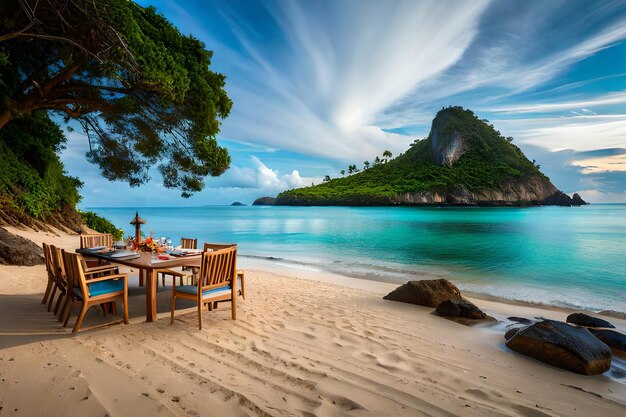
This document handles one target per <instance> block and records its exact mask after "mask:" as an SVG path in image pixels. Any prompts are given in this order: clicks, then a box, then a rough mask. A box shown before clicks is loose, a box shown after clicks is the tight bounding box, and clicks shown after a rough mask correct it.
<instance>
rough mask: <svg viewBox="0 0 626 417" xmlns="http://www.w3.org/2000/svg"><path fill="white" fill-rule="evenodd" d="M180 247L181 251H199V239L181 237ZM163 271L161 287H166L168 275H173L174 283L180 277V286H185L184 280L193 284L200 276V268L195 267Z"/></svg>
mask: <svg viewBox="0 0 626 417" xmlns="http://www.w3.org/2000/svg"><path fill="white" fill-rule="evenodd" d="M180 247H181V249H198V239H193V238H189V237H181V238H180ZM161 271H162V272H161V285H163V286H165V276H166V275H171V276H172V279H173V280H174V281H175V280H176V278H177V277H178V279H179V281H180V285H183V278H189V279H190V280H191V282H192V283H193V282H194V277H195V276H196V275H197V274H198V268H197V267H194V266H183V267H181V268H180V269H179V268H176V269H162V270H161ZM157 282H158V280H157Z"/></svg>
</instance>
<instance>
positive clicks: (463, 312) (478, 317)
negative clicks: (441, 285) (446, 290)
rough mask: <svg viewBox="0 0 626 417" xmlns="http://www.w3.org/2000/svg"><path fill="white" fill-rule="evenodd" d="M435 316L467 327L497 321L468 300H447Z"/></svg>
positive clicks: (439, 306)
mask: <svg viewBox="0 0 626 417" xmlns="http://www.w3.org/2000/svg"><path fill="white" fill-rule="evenodd" d="M435 314H437V315H438V316H441V317H445V318H447V319H448V320H452V321H455V322H457V323H460V324H464V325H466V326H472V325H474V324H477V323H479V322H482V321H496V319H494V318H493V317H491V316H488V315H486V314H485V313H483V312H482V311H481V310H480V308H478V307H476V305H475V304H474V303H472V302H470V301H467V300H457V299H452V300H446V301H444V302H442V303H441V304H439V305H438V306H437V309H436V310H435Z"/></svg>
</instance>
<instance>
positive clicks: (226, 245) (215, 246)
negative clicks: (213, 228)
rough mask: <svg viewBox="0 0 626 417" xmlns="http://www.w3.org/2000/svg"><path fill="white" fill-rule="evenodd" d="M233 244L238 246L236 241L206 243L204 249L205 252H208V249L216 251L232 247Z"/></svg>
mask: <svg viewBox="0 0 626 417" xmlns="http://www.w3.org/2000/svg"><path fill="white" fill-rule="evenodd" d="M233 246H234V247H237V244H236V243H205V244H204V248H203V249H202V250H203V251H204V252H206V251H207V250H209V251H215V250H220V249H226V248H230V247H233Z"/></svg>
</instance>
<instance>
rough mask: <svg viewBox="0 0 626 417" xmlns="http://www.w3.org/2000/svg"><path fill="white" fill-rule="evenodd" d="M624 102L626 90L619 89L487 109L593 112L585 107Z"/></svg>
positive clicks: (512, 112) (525, 111) (509, 112)
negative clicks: (581, 98) (545, 101)
mask: <svg viewBox="0 0 626 417" xmlns="http://www.w3.org/2000/svg"><path fill="white" fill-rule="evenodd" d="M622 103H626V92H624V91H620V92H615V93H610V94H604V95H602V96H599V97H592V98H588V99H584V100H575V101H563V102H559V103H530V104H517V105H513V106H508V107H496V108H492V109H487V110H488V111H490V112H494V113H508V114H515V113H550V112H556V111H561V110H571V109H581V111H582V112H587V113H594V112H592V111H590V110H589V109H585V107H597V106H606V105H612V104H622Z"/></svg>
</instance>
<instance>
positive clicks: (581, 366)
mask: <svg viewBox="0 0 626 417" xmlns="http://www.w3.org/2000/svg"><path fill="white" fill-rule="evenodd" d="M506 337H508V339H507V341H506V345H507V346H508V347H509V349H511V350H514V351H516V352H519V353H521V354H523V355H527V356H530V357H532V358H535V359H537V360H540V361H542V362H545V363H548V364H550V365H553V366H556V367H559V368H563V369H567V370H569V371H572V372H576V373H579V374H583V375H596V374H601V373H603V372H606V371H608V370H609V368H610V367H611V349H609V347H608V346H607V345H606V344H604V343H603V342H601V341H600V340H599V339H597V338H596V337H595V336H594V335H593V334H591V333H590V332H589V330H587V329H585V328H583V327H574V326H570V325H569V324H567V323H563V322H560V321H553V320H544V321H541V322H539V323H535V324H533V325H531V326H528V327H523V328H521V329H513V330H509V331H508V332H507V334H506V335H505V338H506Z"/></svg>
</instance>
